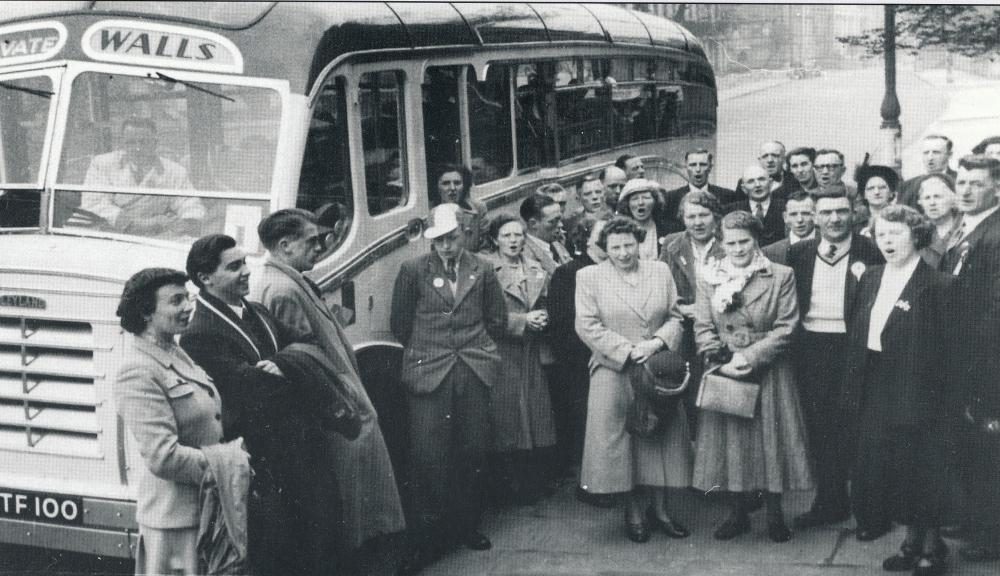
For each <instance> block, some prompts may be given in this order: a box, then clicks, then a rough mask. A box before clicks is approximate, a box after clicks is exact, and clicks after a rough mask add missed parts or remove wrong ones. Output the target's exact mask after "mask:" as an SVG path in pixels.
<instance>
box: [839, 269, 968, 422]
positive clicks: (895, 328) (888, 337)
mask: <svg viewBox="0 0 1000 576" xmlns="http://www.w3.org/2000/svg"><path fill="white" fill-rule="evenodd" d="M884 272H885V266H873V267H871V268H869V269H868V270H867V271H866V272H865V273H864V275H863V276H862V277H861V282H860V285H859V287H858V300H857V304H856V305H855V307H854V313H853V314H852V315H851V316H850V317H848V318H847V319H846V320H847V343H848V355H847V373H846V376H845V380H844V391H845V397H844V399H843V403H844V404H843V405H844V410H845V414H846V415H847V416H848V418H849V422H854V421H856V419H857V417H858V415H859V409H860V407H861V404H862V402H865V403H873V404H875V405H877V406H879V408H880V410H879V412H878V413H879V414H880V419H883V420H884V421H886V422H887V423H888V424H889V425H891V426H913V425H919V424H921V423H923V424H926V423H927V422H928V421H929V420H930V419H931V418H933V417H936V416H940V415H941V406H943V402H944V400H945V396H944V391H945V380H946V378H945V374H944V372H943V371H942V370H941V366H943V365H944V364H945V361H946V360H947V354H946V351H945V348H944V346H942V343H943V342H944V341H946V340H947V338H946V337H945V334H946V333H947V325H946V323H945V318H946V309H945V303H946V299H947V294H948V289H949V285H950V280H949V278H948V277H947V276H946V275H944V274H942V273H939V272H936V271H934V270H933V269H931V267H930V266H929V265H928V264H927V263H926V262H924V261H921V262H920V263H919V264H917V268H916V269H915V270H914V271H913V275H912V276H911V277H910V279H909V281H908V282H907V283H906V286H905V287H904V288H903V292H902V294H900V296H899V299H898V300H897V302H896V304H895V305H894V306H893V308H892V312H891V313H890V314H889V318H888V320H887V321H886V323H885V328H883V330H882V335H881V338H880V339H881V342H882V353H881V355H880V357H879V362H880V364H881V369H880V372H881V373H882V374H885V375H891V378H884V379H881V380H880V381H878V382H877V383H875V384H877V386H876V387H875V388H874V389H870V390H863V389H862V386H863V384H864V383H865V373H864V370H865V365H866V361H867V358H868V354H869V350H868V328H869V324H870V322H871V311H872V307H873V306H874V305H875V298H876V297H877V296H878V291H879V287H880V286H881V284H882V275H883V273H884Z"/></svg>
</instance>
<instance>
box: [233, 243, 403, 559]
mask: <svg viewBox="0 0 1000 576" xmlns="http://www.w3.org/2000/svg"><path fill="white" fill-rule="evenodd" d="M253 279H254V282H253V284H252V294H253V295H254V296H255V297H256V298H257V299H258V300H259V301H260V302H261V303H262V304H263V305H264V306H266V307H267V309H268V310H269V311H270V312H271V314H272V315H273V318H274V320H275V322H276V323H277V324H278V326H279V327H280V328H281V330H282V332H283V333H284V334H285V336H286V338H287V339H288V340H289V343H296V342H297V343H303V344H315V345H317V346H319V347H320V348H322V350H323V352H324V353H325V358H326V359H327V360H328V361H329V362H330V363H332V365H333V366H336V367H337V373H338V377H337V378H338V380H340V382H339V383H337V385H338V386H339V387H340V388H341V389H342V390H343V391H344V393H345V395H346V396H348V397H349V398H350V399H351V400H352V402H353V405H354V406H355V407H356V409H357V412H358V418H359V419H360V421H361V431H360V432H359V434H358V437H357V438H354V439H347V438H345V437H344V436H342V435H340V434H337V433H335V432H332V431H328V432H327V437H328V439H329V440H330V442H331V444H332V446H333V458H334V463H333V464H334V467H335V477H336V480H337V485H338V491H339V494H340V499H341V505H342V506H343V509H344V522H343V529H342V531H341V532H342V534H341V538H342V539H343V540H345V541H346V542H347V543H348V547H350V548H356V547H358V546H360V545H362V544H363V543H364V542H365V541H366V540H368V539H370V538H373V537H375V536H378V535H380V534H391V533H393V532H398V531H400V530H402V529H403V528H404V527H405V522H404V520H403V509H402V505H401V503H400V500H399V492H398V490H397V488H396V481H395V473H394V471H393V468H392V463H391V462H390V460H389V452H388V450H387V449H386V445H385V440H384V439H383V437H382V432H381V430H380V429H379V422H378V414H377V413H376V411H375V407H374V406H373V405H372V402H371V399H370V398H369V397H368V393H367V392H366V391H365V387H364V384H363V383H362V381H361V376H360V374H359V370H358V361H357V358H355V356H354V350H353V348H352V347H351V343H350V341H349V340H348V339H347V335H346V333H345V332H344V330H343V328H341V326H340V322H339V321H338V320H337V318H336V316H335V315H334V314H333V313H332V312H331V311H330V309H329V308H328V307H327V306H326V304H325V303H324V302H323V300H322V299H321V298H320V297H319V295H318V294H316V293H315V292H314V291H313V288H312V286H310V285H309V284H308V283H307V282H306V279H305V277H304V276H303V275H302V274H301V273H300V272H298V271H297V270H295V269H294V268H291V267H290V266H288V265H286V264H284V263H282V262H280V261H278V260H275V259H273V258H268V259H267V261H266V262H265V263H264V267H263V268H262V269H261V271H260V273H259V274H255V275H254V277H253Z"/></svg>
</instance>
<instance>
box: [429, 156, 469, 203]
mask: <svg viewBox="0 0 1000 576" xmlns="http://www.w3.org/2000/svg"><path fill="white" fill-rule="evenodd" d="M448 172H458V173H459V174H461V176H462V192H461V194H459V197H458V205H459V206H461V207H462V208H466V209H468V208H470V207H471V206H469V192H470V191H471V190H472V170H470V169H469V168H468V167H467V166H464V165H462V164H443V165H441V167H440V168H439V169H438V171H437V172H435V173H434V182H433V184H434V193H435V194H437V195H438V203H441V202H443V199H442V198H441V197H440V193H439V192H438V189H437V186H438V181H439V180H441V177H442V176H444V175H445V174H447V173H448Z"/></svg>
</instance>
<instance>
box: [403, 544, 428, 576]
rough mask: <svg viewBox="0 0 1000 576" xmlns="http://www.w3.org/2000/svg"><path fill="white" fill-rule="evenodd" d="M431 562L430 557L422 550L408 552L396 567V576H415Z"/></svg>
mask: <svg viewBox="0 0 1000 576" xmlns="http://www.w3.org/2000/svg"><path fill="white" fill-rule="evenodd" d="M428 564H430V558H429V557H428V555H427V554H426V553H424V552H422V551H419V550H416V551H412V552H410V553H409V554H407V555H406V556H405V557H404V558H403V561H402V562H400V563H399V567H398V568H397V569H396V576H413V575H414V574H419V573H420V572H421V571H422V570H423V569H424V567H426V566H427V565H428Z"/></svg>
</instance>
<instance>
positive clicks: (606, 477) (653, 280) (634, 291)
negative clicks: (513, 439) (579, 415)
mask: <svg viewBox="0 0 1000 576" xmlns="http://www.w3.org/2000/svg"><path fill="white" fill-rule="evenodd" d="M644 236H645V231H644V230H643V228H641V227H640V226H639V225H638V224H637V223H636V222H635V221H634V220H632V219H631V218H627V217H621V216H619V217H616V218H614V219H613V220H611V221H610V222H609V223H608V224H607V225H606V226H605V227H604V228H603V229H602V230H601V233H600V236H599V239H598V242H597V244H598V246H600V247H601V249H602V250H604V251H605V252H606V253H607V255H608V260H606V261H604V262H601V263H599V264H595V265H593V266H588V267H586V268H582V269H581V270H580V271H579V272H577V278H576V280H577V287H576V332H577V334H579V336H580V339H581V340H583V343H584V344H586V345H587V347H588V348H590V349H591V351H593V357H592V358H591V360H590V396H589V398H588V402H587V431H586V435H585V439H584V448H583V467H582V471H581V478H580V483H581V485H582V487H583V488H584V489H585V490H587V491H588V492H591V493H594V494H610V493H617V492H627V493H628V497H627V498H626V508H625V527H626V535H627V536H628V538H629V539H630V540H633V541H635V542H645V541H647V540H648V539H649V524H650V523H652V525H653V526H655V527H657V528H659V529H661V530H662V531H663V532H665V533H666V534H667V535H669V536H671V537H673V538H684V537H686V536H688V534H689V533H688V531H687V529H685V528H684V527H683V526H681V525H680V524H679V523H678V522H676V521H674V520H673V519H671V517H670V515H669V511H668V509H667V503H666V493H665V491H664V488H666V487H668V486H669V487H686V486H689V485H690V484H691V454H690V435H689V433H688V427H687V419H686V417H685V416H684V407H683V405H681V406H678V407H677V411H676V413H674V414H673V417H672V418H670V420H669V423H668V425H667V427H666V429H665V430H663V431H662V432H661V433H660V434H659V435H657V436H655V437H654V438H648V439H646V438H639V437H633V436H631V435H630V434H629V433H628V431H627V430H626V429H625V418H626V414H627V411H628V407H629V403H630V402H631V401H632V397H633V395H632V387H631V384H630V382H629V377H628V372H627V370H626V368H627V367H628V366H630V365H632V364H642V363H644V362H645V361H646V360H647V359H649V357H650V356H652V355H653V354H655V353H656V352H657V351H659V350H661V349H663V348H664V347H666V348H668V349H670V350H674V351H679V350H680V345H681V335H682V332H683V328H682V327H681V320H682V316H681V313H680V309H679V308H678V307H677V290H676V288H675V287H674V280H673V277H672V275H671V273H670V267H669V266H667V265H666V264H664V263H663V262H658V261H655V260H654V261H646V260H640V259H639V245H640V244H641V243H642V241H643V239H644ZM647 517H648V518H647Z"/></svg>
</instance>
